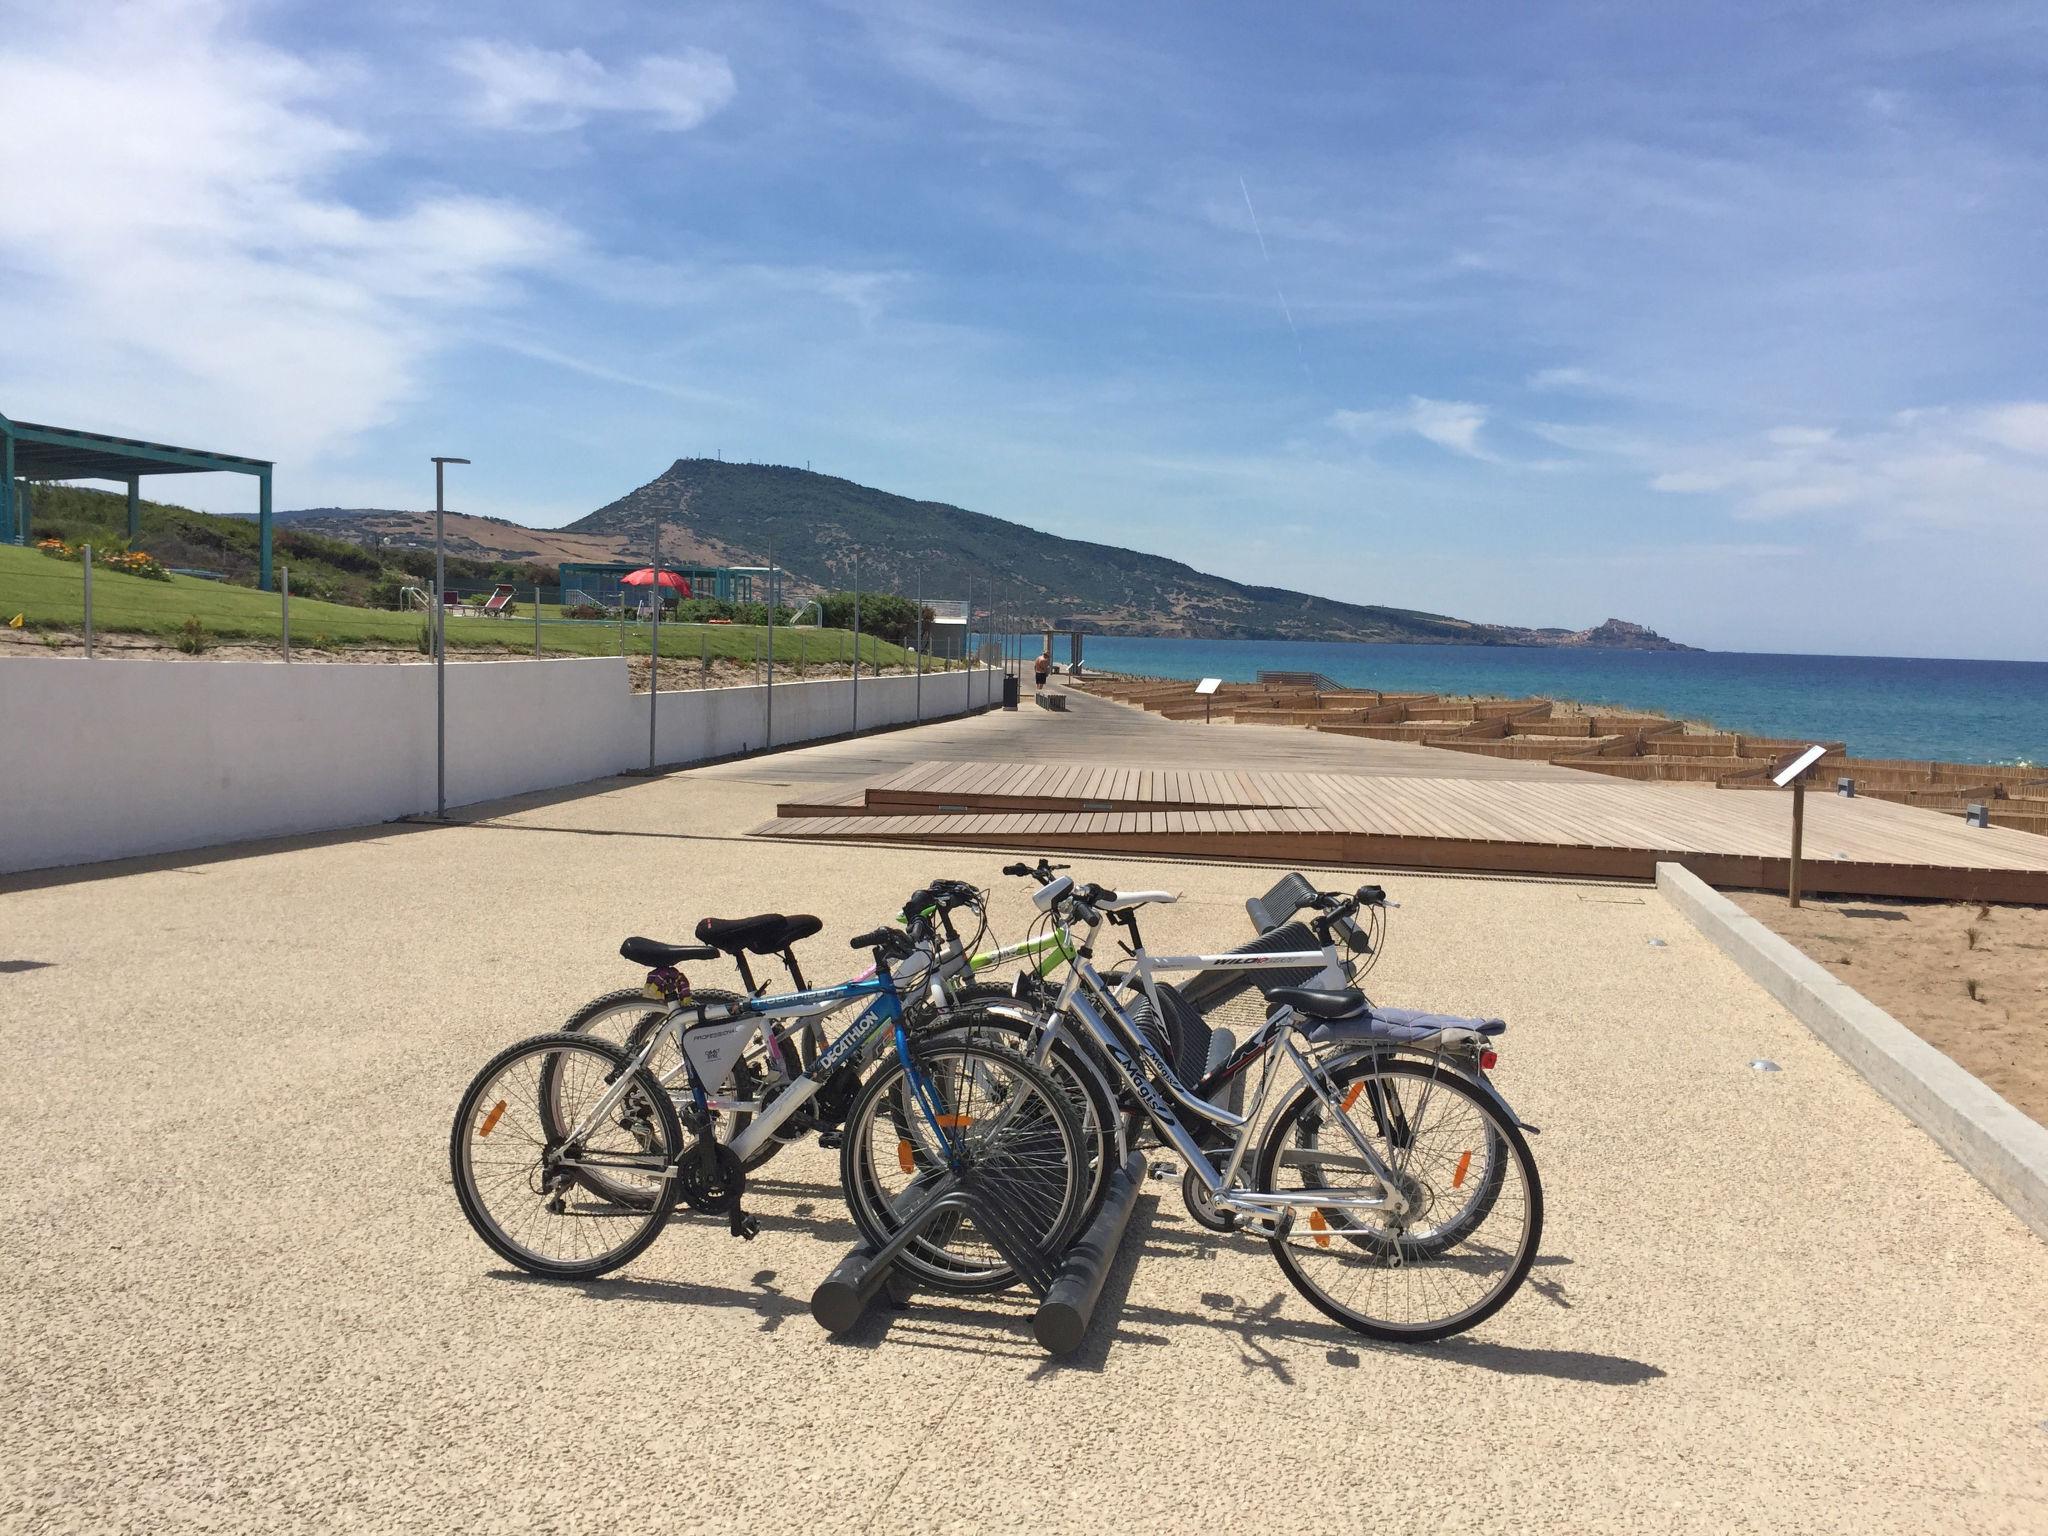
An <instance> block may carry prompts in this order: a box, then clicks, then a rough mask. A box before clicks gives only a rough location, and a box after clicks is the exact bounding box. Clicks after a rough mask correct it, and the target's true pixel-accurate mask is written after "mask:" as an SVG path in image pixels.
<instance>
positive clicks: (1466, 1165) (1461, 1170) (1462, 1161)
mask: <svg viewBox="0 0 2048 1536" xmlns="http://www.w3.org/2000/svg"><path fill="white" fill-rule="evenodd" d="M1471 1171H1472V1154H1471V1153H1470V1152H1467V1153H1466V1154H1465V1155H1464V1156H1463V1157H1461V1158H1459V1159H1458V1171H1457V1172H1456V1173H1454V1174H1452V1175H1451V1188H1453V1189H1463V1188H1464V1187H1465V1175H1466V1174H1468V1173H1470V1172H1471Z"/></svg>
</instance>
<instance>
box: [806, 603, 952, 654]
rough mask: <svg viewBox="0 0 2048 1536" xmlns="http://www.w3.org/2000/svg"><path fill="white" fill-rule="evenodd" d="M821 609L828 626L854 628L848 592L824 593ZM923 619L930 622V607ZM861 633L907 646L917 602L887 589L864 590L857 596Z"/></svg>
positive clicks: (913, 633)
mask: <svg viewBox="0 0 2048 1536" xmlns="http://www.w3.org/2000/svg"><path fill="white" fill-rule="evenodd" d="M822 608H823V611H824V616H825V627H826V628H827V629H852V628H853V594H852V593H851V592H828V593H826V594H825V597H824V598H823V599H822ZM924 618H925V623H926V624H930V623H931V620H932V611H931V609H929V608H927V609H925V611H924ZM860 632H861V633H862V634H864V635H874V636H877V637H878V638H880V639H883V640H889V641H893V642H894V643H896V644H897V645H909V644H910V643H911V642H912V641H913V640H914V639H915V638H916V635H917V604H915V603H913V602H912V601H910V599H909V598H907V597H897V596H896V595H895V594H893V593H890V592H863V593H861V595H860Z"/></svg>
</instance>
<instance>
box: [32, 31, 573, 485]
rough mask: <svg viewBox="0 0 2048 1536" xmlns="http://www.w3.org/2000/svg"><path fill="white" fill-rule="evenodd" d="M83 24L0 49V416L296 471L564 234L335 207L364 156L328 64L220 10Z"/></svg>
mask: <svg viewBox="0 0 2048 1536" xmlns="http://www.w3.org/2000/svg"><path fill="white" fill-rule="evenodd" d="M81 28H82V29H81V30H80V31H79V32H77V33H71V34H67V33H64V32H62V31H57V32H55V33H44V34H42V35H40V36H34V35H32V34H30V33H28V32H26V31H25V30H21V29H16V30H14V31H12V32H11V33H10V34H8V36H7V39H6V41H4V42H0V100H4V101H6V102H7V104H8V122H9V127H8V133H9V157H10V167H9V171H8V185H7V199H6V212H5V216H4V217H0V266H4V267H5V268H7V269H8V271H9V274H10V275H9V279H8V281H7V282H6V283H5V284H4V285H0V335H4V336H6V337H7V338H8V346H7V347H6V349H5V352H4V354H0V392H4V395H5V398H6V399H7V400H8V402H9V408H10V409H12V410H17V411H22V412H23V413H24V414H30V413H33V415H34V416H37V417H43V418H55V419H58V420H70V421H73V422H76V423H77V424H79V425H81V426H87V427H101V428H106V429H110V430H114V431H117V432H124V433H134V434H138V435H144V436H151V437H158V438H170V439H172V440H179V439H184V440H191V441H197V442H200V443H203V444H206V445H209V446H214V447H218V448H221V449H223V450H226V451H230V452H241V453H247V454H250V455H253V456H257V457H264V458H275V459H278V460H282V461H300V463H301V464H303V461H304V460H306V459H308V458H310V457H313V456H316V455H319V454H321V453H324V452H329V451H333V450H337V449H339V448H341V447H343V446H345V445H346V444H347V443H348V442H349V441H350V440H351V439H352V438H353V437H354V436H355V435H356V434H358V433H360V432H362V431H364V430H365V429H367V428H369V427H371V426H374V425H376V424H377V423H379V422H381V421H384V420H386V419H388V418H389V417H390V415H391V414H392V412H393V410H394V408H395V407H396V406H397V404H398V403H399V402H400V401H401V400H402V399H404V398H406V397H407V396H408V395H410V394H412V393H414V392H415V391H416V390H417V389H418V387H419V384H420V379H421V375H422V372H423V369H424V365H425V364H426V362H427V360H428V358H429V357H430V356H431V355H432V354H433V353H434V352H435V351H436V350H437V348H438V347H439V346H440V344H441V343H442V341H443V340H444V339H445V335H446V331H447V327H448V325H449V324H450V323H451V321H452V316H453V313H454V311H455V310H457V309H458V308H461V307H466V306H475V305H480V304H488V303H491V302H494V301H496V300H498V299H500V298H501V297H503V296H504V295H505V294H507V293H508V292H509V291H510V280H511V279H512V278H514V277H515V276H516V275H517V274H519V273H521V272H523V271H527V270H531V269H535V268H539V267H542V266H545V265H547V264H549V263H550V262H552V261H553V260H555V259H556V258H557V257H558V256H559V255H560V254H561V253H562V252H564V251H565V250H567V249H569V248H571V247H572V246H573V245H574V237H573V236H572V235H571V234H570V233H569V232H567V231H565V230H563V229H562V228H561V227H559V226H558V225H556V224H555V223H553V222H552V221H550V220H549V219H547V218H545V217H542V216H539V215H536V214H535V213H533V212H531V211H529V210H527V209H526V208H524V207H522V206H520V205H518V204H515V203H511V202H507V201H503V200H500V199H495V198H484V197H475V196H467V195H464V194H462V193H460V192H440V193H435V194H432V195H427V196H421V197H418V198H415V199H413V200H411V201H409V202H408V201H407V200H406V199H405V198H404V197H403V196H402V195H391V194H392V192H393V190H394V189H389V188H387V189H386V197H387V201H386V202H385V204H384V206H383V207H382V208H380V209H379V210H378V211H370V210H369V209H366V208H363V207H358V206H355V205H354V204H352V203H350V202H349V201H347V200H345V199H344V198H343V197H342V196H341V195H340V194H339V193H338V192H337V191H336V190H335V185H336V183H337V182H338V181H339V179H340V178H341V177H342V176H343V175H344V174H346V173H349V172H351V171H354V170H357V169H359V168H360V167H362V166H364V165H366V164H370V163H373V162H374V160H375V157H376V150H375V148H374V146H373V145H372V144H371V143H370V142H369V141H368V140H367V139H366V138H364V137H363V136H362V135H361V134H359V133H357V132H356V131H354V130H353V129H352V128H350V127H349V126H347V125H346V124H345V123H344V122H343V121H341V120H340V118H339V116H338V115H337V113H336V111H335V110H334V104H333V102H332V101H331V100H330V95H331V94H335V93H334V85H335V82H336V81H337V80H338V79H340V78H342V77H344V76H345V75H346V70H345V68H342V67H339V66H333V65H327V66H316V65H314V64H313V63H310V62H308V61H306V60H303V59H300V58H295V57H292V56H290V55H287V54H283V53H280V52H277V51H275V50H272V49H269V48H265V47H262V46H260V45H258V44H256V43H254V42H252V41H250V40H248V39H246V38H243V37H240V36H238V35H236V34H235V33H233V31H232V30H231V29H230V28H229V27H228V26H227V24H226V23H225V22H224V21H223V19H222V16H221V13H220V12H219V11H217V10H215V9H213V8H208V7H202V6H193V5H184V4H178V3H175V0H165V3H142V4H134V5H130V6H128V7H126V8H124V10H123V11H122V12H121V14H120V16H119V17H118V18H117V19H112V20H110V19H107V18H103V17H102V18H97V19H95V20H94V21H93V22H92V23H91V24H90V25H89V26H88V25H84V24H83V23H82V24H81Z"/></svg>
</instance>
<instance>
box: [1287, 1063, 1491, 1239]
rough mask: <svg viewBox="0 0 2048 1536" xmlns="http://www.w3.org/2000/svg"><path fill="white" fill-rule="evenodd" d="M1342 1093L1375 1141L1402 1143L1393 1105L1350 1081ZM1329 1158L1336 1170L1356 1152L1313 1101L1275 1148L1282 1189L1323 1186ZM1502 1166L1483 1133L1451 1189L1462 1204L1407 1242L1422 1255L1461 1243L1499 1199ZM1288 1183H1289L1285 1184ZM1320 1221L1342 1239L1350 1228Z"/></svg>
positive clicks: (1345, 1221) (1328, 1218)
mask: <svg viewBox="0 0 2048 1536" xmlns="http://www.w3.org/2000/svg"><path fill="white" fill-rule="evenodd" d="M1409 1059H1413V1058H1409ZM1344 1093H1345V1096H1346V1097H1352V1096H1354V1095H1355V1096H1356V1097H1355V1098H1353V1105H1354V1107H1356V1108H1359V1109H1360V1110H1362V1111H1363V1112H1366V1113H1369V1114H1371V1115H1372V1117H1373V1125H1374V1129H1375V1132H1376V1138H1375V1139H1376V1140H1377V1141H1381V1142H1388V1143H1391V1144H1392V1145H1394V1146H1396V1147H1400V1146H1403V1145H1405V1144H1406V1141H1407V1138H1408V1135H1409V1131H1410V1128H1409V1126H1408V1125H1407V1122H1406V1120H1405V1118H1404V1117H1403V1114H1402V1105H1401V1104H1400V1103H1399V1102H1396V1101H1393V1100H1390V1099H1388V1098H1387V1097H1386V1096H1385V1095H1384V1094H1382V1093H1380V1092H1379V1091H1378V1088H1377V1086H1376V1085H1373V1084H1368V1083H1367V1082H1365V1081H1364V1080H1363V1079H1359V1080H1355V1081H1353V1082H1352V1084H1351V1086H1350V1087H1348V1088H1346V1089H1345V1090H1344ZM1360 1100H1362V1101H1363V1102H1362V1103H1360V1102H1359V1101H1360ZM1332 1157H1334V1158H1335V1159H1336V1160H1337V1162H1338V1165H1339V1166H1341V1165H1342V1163H1343V1160H1344V1159H1346V1158H1349V1159H1350V1160H1351V1163H1352V1165H1353V1166H1354V1167H1355V1166H1356V1164H1357V1160H1358V1152H1357V1148H1355V1147H1354V1146H1352V1144H1351V1139H1350V1138H1349V1137H1348V1136H1346V1135H1345V1134H1344V1132H1343V1130H1342V1129H1341V1128H1339V1127H1337V1126H1334V1125H1331V1124H1329V1123H1328V1122H1327V1117H1326V1112H1325V1110H1324V1108H1323V1105H1322V1103H1321V1102H1320V1101H1318V1102H1316V1103H1314V1104H1310V1105H1308V1106H1307V1107H1306V1108H1305V1109H1304V1110H1303V1112H1302V1114H1301V1116H1300V1118H1299V1119H1297V1120H1296V1121H1295V1124H1294V1132H1293V1135H1292V1136H1291V1137H1290V1139H1289V1145H1288V1146H1286V1147H1284V1148H1282V1149H1281V1152H1280V1167H1281V1169H1283V1170H1285V1172H1284V1173H1283V1174H1282V1175H1281V1177H1282V1180H1283V1183H1282V1187H1283V1188H1300V1189H1317V1188H1321V1187H1323V1185H1324V1184H1325V1183H1326V1182H1327V1180H1326V1177H1325V1168H1324V1165H1325V1164H1326V1163H1328V1162H1329V1161H1330V1160H1331V1158H1332ZM1508 1162H1509V1158H1508V1154H1507V1149H1506V1148H1505V1147H1504V1146H1502V1145H1501V1144H1500V1141H1499V1138H1497V1137H1495V1136H1493V1135H1492V1134H1491V1133H1490V1132H1489V1134H1488V1137H1487V1147H1486V1150H1485V1152H1484V1154H1483V1155H1481V1156H1479V1157H1478V1158H1476V1160H1475V1161H1474V1162H1473V1163H1472V1164H1471V1166H1469V1167H1468V1168H1467V1169H1466V1176H1465V1178H1463V1179H1462V1180H1460V1181H1458V1184H1457V1186H1456V1188H1455V1190H1454V1195H1456V1196H1459V1197H1462V1200H1461V1201H1459V1200H1454V1201H1451V1202H1447V1203H1446V1204H1445V1206H1444V1208H1443V1209H1442V1211H1441V1212H1432V1216H1431V1223H1430V1228H1429V1231H1428V1232H1427V1233H1426V1234H1416V1233H1411V1234H1410V1239H1409V1240H1410V1241H1412V1242H1414V1243H1415V1244H1416V1245H1417V1246H1418V1248H1419V1249H1420V1250H1422V1251H1425V1252H1428V1251H1442V1250H1445V1249H1448V1248H1451V1247H1454V1246H1455V1245H1456V1244H1458V1243H1460V1242H1462V1241H1464V1239H1465V1238H1466V1237H1467V1236H1468V1235H1470V1234H1471V1233H1472V1232H1474V1231H1476V1230H1477V1229H1478V1227H1479V1224H1480V1223H1481V1222H1483V1221H1485V1220H1486V1218H1487V1215H1488V1213H1489V1212H1491V1211H1492V1210H1493V1203H1494V1201H1495V1200H1497V1199H1499V1198H1500V1191H1501V1186H1502V1185H1503V1184H1504V1183H1506V1181H1507V1175H1508ZM1475 1170H1476V1171H1475ZM1289 1178H1291V1179H1292V1181H1293V1182H1292V1183H1288V1182H1286V1181H1287V1180H1288V1179H1289ZM1323 1221H1324V1227H1325V1229H1327V1230H1330V1231H1335V1232H1340V1233H1347V1234H1348V1233H1349V1228H1350V1227H1351V1226H1352V1225H1353V1223H1352V1222H1351V1221H1350V1218H1349V1217H1347V1216H1346V1215H1345V1214H1344V1213H1342V1212H1335V1211H1333V1212H1329V1213H1327V1214H1326V1215H1325V1216H1324V1218H1323ZM1312 1230H1313V1229H1312ZM1346 1241H1352V1242H1356V1243H1358V1244H1360V1245H1362V1246H1370V1244H1371V1243H1372V1242H1373V1241H1374V1239H1373V1238H1372V1237H1371V1235H1370V1233H1369V1232H1368V1231H1367V1230H1364V1229H1361V1230H1360V1231H1359V1232H1358V1233H1357V1234H1356V1235H1355V1236H1352V1235H1347V1236H1346Z"/></svg>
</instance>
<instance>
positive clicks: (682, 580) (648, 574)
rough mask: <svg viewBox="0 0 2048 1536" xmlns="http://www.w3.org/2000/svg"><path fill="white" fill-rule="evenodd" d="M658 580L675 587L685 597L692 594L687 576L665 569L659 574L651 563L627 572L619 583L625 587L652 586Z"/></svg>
mask: <svg viewBox="0 0 2048 1536" xmlns="http://www.w3.org/2000/svg"><path fill="white" fill-rule="evenodd" d="M657 581H659V582H660V583H661V584H662V585H663V586H664V587H673V588H675V589H676V591H678V592H680V593H682V594H683V596H685V597H688V596H689V595H690V581H689V578H688V577H687V576H679V575H677V574H676V573H675V572H674V571H663V572H662V573H661V574H660V575H658V576H657V575H656V574H655V572H654V567H653V566H651V565H643V566H641V567H640V569H639V570H637V571H629V572H627V573H626V574H625V575H624V576H621V577H620V578H619V585H620V586H624V587H651V586H653V585H654V584H655V583H656V582H657Z"/></svg>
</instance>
